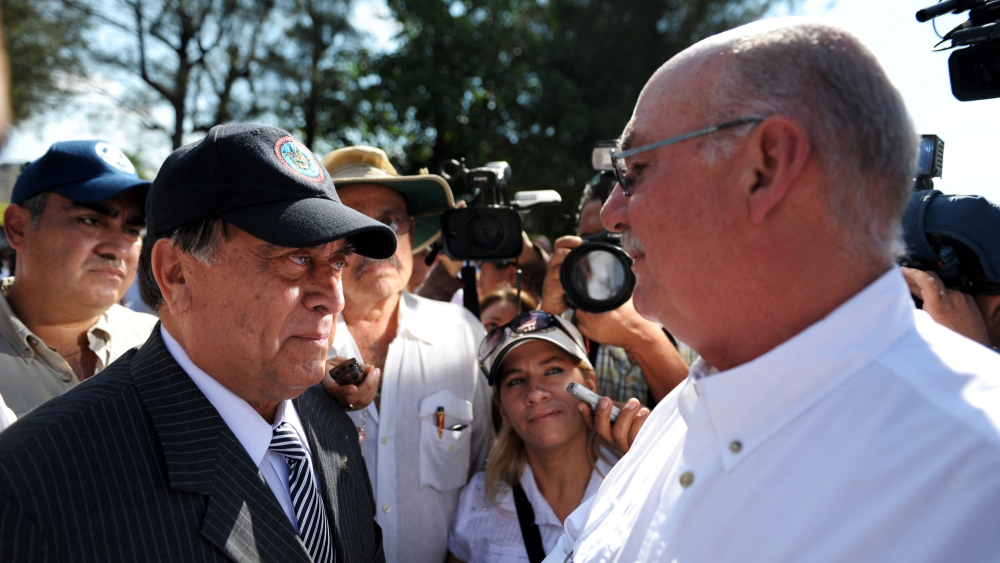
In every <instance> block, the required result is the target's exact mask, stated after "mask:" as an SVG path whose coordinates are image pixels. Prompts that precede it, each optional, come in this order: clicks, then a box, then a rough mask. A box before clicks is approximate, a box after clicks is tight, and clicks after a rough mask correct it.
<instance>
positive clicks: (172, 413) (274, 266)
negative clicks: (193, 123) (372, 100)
mask: <svg viewBox="0 0 1000 563" xmlns="http://www.w3.org/2000/svg"><path fill="white" fill-rule="evenodd" d="M146 208H147V221H148V234H149V244H148V245H147V247H146V248H144V249H143V252H142V256H141V258H140V265H139V272H140V273H139V275H140V284H141V287H142V291H143V294H144V298H145V300H146V301H147V302H148V303H149V304H150V305H151V306H153V307H154V308H155V309H157V310H158V312H159V314H160V319H161V323H160V324H159V325H158V326H157V327H156V328H155V329H154V330H153V333H152V335H151V336H150V337H149V340H147V341H146V343H145V344H143V346H142V347H141V348H140V349H138V350H133V351H130V352H128V353H127V354H125V355H124V356H123V357H121V358H120V359H119V360H118V361H117V362H115V363H114V364H113V365H112V366H110V367H109V368H108V369H107V370H105V371H104V372H103V373H102V374H101V375H100V377H96V378H93V379H92V380H89V381H86V382H84V383H83V384H82V385H80V386H78V387H77V388H76V389H74V390H72V391H71V392H69V393H66V394H65V395H63V396H61V397H58V398H56V399H54V400H52V401H50V402H49V403H47V404H45V405H43V406H42V407H40V408H38V409H36V410H35V411H34V412H33V413H31V414H29V415H28V416H26V417H25V418H24V419H22V420H20V421H19V422H18V423H17V424H15V425H14V426H12V427H11V428H9V429H7V430H6V431H4V433H3V434H0V498H2V499H3V502H2V503H0V560H3V561H27V560H31V561H49V560H51V561H108V560H118V561H227V560H233V561H283V562H284V561H301V562H309V561H315V562H321V561H322V562H332V561H338V562H340V563H344V562H348V561H382V560H383V555H382V538H381V530H380V529H379V527H378V525H377V524H376V523H375V520H374V504H373V500H372V493H371V488H370V485H369V482H368V476H367V473H366V471H365V465H364V459H363V458H362V456H361V452H360V450H359V447H358V438H357V433H356V431H355V429H354V425H353V424H352V423H351V421H350V419H349V418H348V417H347V415H346V414H345V413H344V411H343V410H342V409H341V408H340V407H339V406H338V405H337V404H336V403H335V402H334V401H333V400H332V399H331V398H330V397H329V395H328V394H327V392H326V391H325V390H324V389H323V388H322V387H321V386H319V385H317V384H319V383H320V381H321V380H322V379H323V377H324V368H325V360H326V355H327V351H328V350H329V348H330V345H331V343H332V341H333V333H334V328H335V326H336V320H337V316H338V314H339V313H340V311H341V309H342V308H343V306H344V300H343V296H342V291H341V274H342V273H343V269H344V267H345V265H346V263H347V257H348V256H350V255H351V254H352V253H358V254H361V255H363V256H369V257H373V258H386V257H388V256H391V255H392V253H393V252H394V251H395V248H396V239H395V236H394V234H393V232H392V231H391V230H390V229H389V228H387V227H386V226H384V225H382V224H381V223H379V222H377V221H374V220H372V219H369V218H367V217H365V216H364V215H362V214H360V213H357V212H355V211H353V210H351V209H349V208H347V207H346V206H344V205H343V204H341V202H340V199H339V198H338V196H337V193H336V192H335V191H334V187H333V182H332V181H331V180H330V177H329V175H328V174H327V173H326V170H324V169H323V167H322V165H321V164H320V163H319V161H318V160H317V159H316V157H315V156H313V155H312V153H311V152H309V150H308V149H306V148H305V147H304V146H302V144H301V143H299V142H298V141H297V140H295V139H294V138H292V137H291V136H289V135H288V133H286V132H285V131H281V130H279V129H274V128H271V127H264V126H256V125H224V126H218V127H214V128H212V129H211V130H210V131H209V132H208V136H207V137H205V138H204V139H202V140H201V141H198V142H196V143H193V144H190V145H187V146H185V147H182V148H180V149H178V150H177V151H175V152H174V153H173V154H172V155H171V156H170V157H169V158H168V159H167V160H166V162H165V163H164V164H163V167H162V168H161V170H160V173H159V175H158V176H157V178H156V180H155V182H154V183H153V186H152V188H151V190H150V192H149V197H148V200H147V206H146Z"/></svg>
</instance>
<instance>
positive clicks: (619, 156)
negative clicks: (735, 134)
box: [611, 117, 764, 197]
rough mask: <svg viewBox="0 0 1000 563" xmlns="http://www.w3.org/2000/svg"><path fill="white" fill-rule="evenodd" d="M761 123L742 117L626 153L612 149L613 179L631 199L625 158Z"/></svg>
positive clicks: (757, 118) (756, 119)
mask: <svg viewBox="0 0 1000 563" xmlns="http://www.w3.org/2000/svg"><path fill="white" fill-rule="evenodd" d="M761 121H764V118H763V117H744V118H741V119H734V120H733V121H727V122H725V123H722V124H719V125H713V126H711V127H706V128H704V129H699V130H697V131H694V132H692V133H685V134H684V135H680V136H677V137H671V138H669V139H664V140H662V141H657V142H655V143H651V144H648V145H642V146H641V147H636V148H634V149H629V150H627V151H622V152H618V150H617V149H612V150H611V167H612V168H614V170H615V179H617V180H618V185H619V186H621V187H622V193H624V194H625V197H632V193H631V192H630V190H631V189H632V178H629V177H628V169H626V168H625V159H626V158H628V157H630V156H633V155H637V154H639V153H641V152H646V151H650V150H653V149H658V148H660V147H665V146H667V145H672V144H674V143H679V142H681V141H686V140H688V139H693V138H695V137H700V136H702V135H708V134H709V133H715V132H716V131H721V130H723V129H729V128H730V127H739V126H740V125H747V124H749V123H753V124H757V123H760V122H761Z"/></svg>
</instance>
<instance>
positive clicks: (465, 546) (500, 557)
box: [448, 449, 615, 563]
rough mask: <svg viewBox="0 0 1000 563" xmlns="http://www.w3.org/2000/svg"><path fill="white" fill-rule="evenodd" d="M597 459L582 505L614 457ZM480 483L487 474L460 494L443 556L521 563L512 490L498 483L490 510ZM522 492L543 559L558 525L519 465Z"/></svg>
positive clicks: (471, 562)
mask: <svg viewBox="0 0 1000 563" xmlns="http://www.w3.org/2000/svg"><path fill="white" fill-rule="evenodd" d="M601 453H603V454H604V455H605V456H606V459H605V458H601V457H598V458H597V463H596V464H595V465H596V467H594V470H593V471H592V472H591V473H590V481H589V482H588V483H587V489H586V490H585V491H584V492H583V499H582V500H581V502H582V501H585V500H587V499H589V498H590V497H592V496H594V495H595V494H596V493H597V490H598V489H599V488H600V487H601V481H603V480H604V477H605V475H607V474H608V472H609V471H611V464H612V463H613V461H609V460H614V459H615V458H614V456H612V455H611V453H610V452H608V451H607V450H603V449H602V450H601ZM485 482H486V473H485V472H479V473H476V474H475V475H474V476H473V477H472V480H471V481H469V484H468V485H466V486H465V488H464V489H462V497H461V498H460V499H459V501H458V516H457V517H456V518H455V524H454V525H453V526H452V528H451V534H449V536H448V550H449V551H451V553H452V555H454V556H455V557H456V558H458V559H459V560H460V561H465V562H466V563H526V562H527V561H528V551H527V548H526V547H525V546H524V536H523V535H522V534H521V524H520V522H519V521H518V518H517V507H516V506H515V505H514V490H513V489H511V488H510V487H509V486H507V484H506V483H501V485H500V491H499V492H498V494H497V504H493V503H492V502H490V501H489V500H488V499H487V498H486V489H485ZM521 488H523V489H524V496H526V497H528V502H530V503H531V509H532V511H534V513H535V524H537V525H538V531H539V533H540V534H541V536H542V549H544V550H545V552H546V553H548V552H549V551H551V550H552V548H553V547H555V545H556V542H557V541H559V537H560V536H562V533H563V525H562V522H560V521H559V517H558V516H556V513H555V511H554V510H552V506H551V505H550V504H549V501H547V500H545V497H544V496H542V492H541V491H539V490H538V484H537V483H535V474H534V473H533V472H532V471H531V465H530V464H525V465H524V474H523V475H521Z"/></svg>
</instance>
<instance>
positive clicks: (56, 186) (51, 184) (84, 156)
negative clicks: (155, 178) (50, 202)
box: [10, 140, 149, 205]
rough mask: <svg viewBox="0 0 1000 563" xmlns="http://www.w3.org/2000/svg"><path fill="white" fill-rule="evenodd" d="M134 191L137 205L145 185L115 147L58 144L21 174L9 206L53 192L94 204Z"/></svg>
mask: <svg viewBox="0 0 1000 563" xmlns="http://www.w3.org/2000/svg"><path fill="white" fill-rule="evenodd" d="M135 188H138V189H139V191H138V192H137V195H138V196H139V203H140V205H141V204H142V199H143V198H144V197H145V195H146V191H147V190H148V189H149V182H148V181H147V180H143V179H142V178H140V177H139V175H138V174H136V172H135V166H133V165H132V162H131V161H129V159H128V157H126V156H125V154H124V153H123V152H122V151H121V150H119V149H118V147H116V146H114V145H112V144H111V143H109V142H107V141H97V140H95V141H60V142H58V143H54V144H53V145H52V146H51V147H49V150H48V151H47V152H46V153H45V154H44V155H43V156H42V157H41V158H39V159H38V160H36V161H34V162H32V163H31V164H29V165H27V166H26V167H25V168H24V170H22V171H21V174H20V175H19V176H18V177H17V182H15V183H14V189H13V191H12V192H11V194H10V202H11V203H16V204H18V205H21V204H22V203H24V201H25V200H27V199H31V198H32V197H34V196H36V195H38V194H40V193H42V192H55V193H57V194H59V195H61V196H63V197H65V198H69V199H71V200H73V201H78V202H81V203H96V202H99V201H104V200H106V199H111V198H113V197H115V196H117V195H118V194H120V193H122V192H125V191H127V190H131V189H135Z"/></svg>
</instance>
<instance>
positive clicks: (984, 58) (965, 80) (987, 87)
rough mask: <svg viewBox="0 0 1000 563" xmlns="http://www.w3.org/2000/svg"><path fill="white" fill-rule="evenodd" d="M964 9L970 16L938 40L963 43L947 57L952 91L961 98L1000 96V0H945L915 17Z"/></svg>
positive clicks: (927, 17) (920, 18)
mask: <svg viewBox="0 0 1000 563" xmlns="http://www.w3.org/2000/svg"><path fill="white" fill-rule="evenodd" d="M965 11H968V12H969V19H968V20H967V21H965V23H963V24H961V25H959V26H958V27H956V28H955V29H952V30H951V31H949V32H948V33H947V34H945V36H944V37H943V38H942V40H941V43H943V42H945V41H951V48H955V47H965V48H964V49H960V50H957V51H955V52H953V53H952V54H951V56H950V57H948V72H949V74H950V75H951V92H952V94H954V96H955V97H956V98H958V99H959V100H961V101H963V102H969V101H973V100H985V99H989V98H997V97H1000V0H945V1H944V2H939V3H937V4H935V5H933V6H930V7H927V8H924V9H923V10H920V11H919V12H917V21H920V22H926V21H929V20H931V19H933V18H936V17H938V16H941V15H944V14H947V13H948V12H951V13H954V14H960V13H962V12H965ZM939 44H940V43H939Z"/></svg>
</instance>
